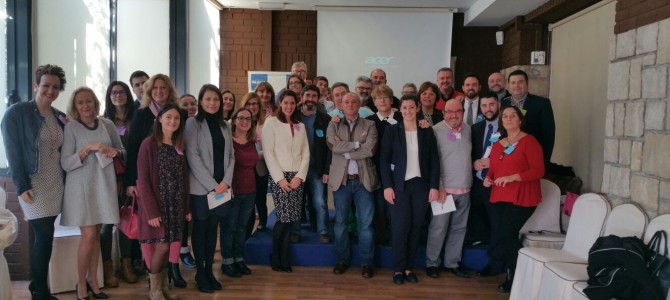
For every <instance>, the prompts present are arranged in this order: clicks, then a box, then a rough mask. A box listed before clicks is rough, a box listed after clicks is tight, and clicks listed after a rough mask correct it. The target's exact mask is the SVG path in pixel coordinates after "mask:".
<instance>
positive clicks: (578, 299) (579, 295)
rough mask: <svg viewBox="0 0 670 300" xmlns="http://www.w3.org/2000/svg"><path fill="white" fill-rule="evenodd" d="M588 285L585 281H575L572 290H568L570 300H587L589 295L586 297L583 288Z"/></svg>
mask: <svg viewBox="0 0 670 300" xmlns="http://www.w3.org/2000/svg"><path fill="white" fill-rule="evenodd" d="M587 286H589V284H588V283H586V281H577V282H575V284H573V285H572V291H571V292H570V296H569V297H570V298H568V299H572V300H589V297H586V294H584V292H583V291H584V289H585V288H586V287H587Z"/></svg>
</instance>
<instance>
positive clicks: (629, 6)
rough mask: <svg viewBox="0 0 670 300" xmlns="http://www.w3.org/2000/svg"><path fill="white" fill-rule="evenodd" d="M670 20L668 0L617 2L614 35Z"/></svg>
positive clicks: (625, 0)
mask: <svg viewBox="0 0 670 300" xmlns="http://www.w3.org/2000/svg"><path fill="white" fill-rule="evenodd" d="M667 18H670V0H618V1H617V4H616V25H615V26H614V33H615V34H619V33H622V32H626V31H628V30H631V29H635V28H638V27H642V26H644V25H648V24H651V23H655V22H658V21H660V20H663V19H667Z"/></svg>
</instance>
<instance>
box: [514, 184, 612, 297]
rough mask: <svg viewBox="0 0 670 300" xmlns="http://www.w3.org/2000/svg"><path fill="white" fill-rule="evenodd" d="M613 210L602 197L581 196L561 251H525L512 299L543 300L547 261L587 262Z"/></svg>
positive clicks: (576, 204) (595, 195)
mask: <svg viewBox="0 0 670 300" xmlns="http://www.w3.org/2000/svg"><path fill="white" fill-rule="evenodd" d="M610 210H611V206H610V203H609V202H608V201H607V200H606V199H605V198H603V197H602V196H600V195H598V194H593V193H589V194H584V195H581V196H580V197H579V199H577V201H576V202H575V206H574V209H573V213H572V218H571V220H570V221H571V224H570V228H569V229H568V233H567V235H566V238H565V244H564V245H563V248H562V249H561V250H557V249H546V248H521V250H519V258H518V259H517V265H516V271H515V276H514V283H513V284H512V293H511V295H510V299H530V300H535V299H539V298H538V296H539V295H538V294H539V289H540V282H541V279H542V270H543V269H544V265H545V263H547V262H572V263H586V260H587V258H588V251H589V248H591V245H593V242H594V241H595V240H596V239H597V238H598V237H599V236H600V234H601V233H602V231H603V227H604V225H605V220H606V218H607V215H608V214H609V212H610Z"/></svg>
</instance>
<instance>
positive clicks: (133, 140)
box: [125, 74, 188, 288]
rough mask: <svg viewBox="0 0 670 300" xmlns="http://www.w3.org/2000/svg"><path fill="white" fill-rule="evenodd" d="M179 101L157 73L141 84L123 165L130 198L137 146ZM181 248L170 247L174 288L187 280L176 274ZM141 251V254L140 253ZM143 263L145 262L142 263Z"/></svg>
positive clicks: (183, 116)
mask: <svg viewBox="0 0 670 300" xmlns="http://www.w3.org/2000/svg"><path fill="white" fill-rule="evenodd" d="M178 101H179V94H178V93H177V89H176V88H175V87H174V84H173V83H172V80H170V77H168V76H167V75H164V74H156V75H154V76H151V78H149V80H147V82H145V83H144V95H143V96H142V105H141V108H140V109H138V110H137V111H136V112H135V117H134V118H133V122H132V123H131V124H130V136H129V137H128V150H127V152H128V155H127V156H128V160H127V164H126V181H125V183H126V187H127V188H126V194H127V195H128V196H129V197H137V196H138V194H137V189H136V184H135V182H136V181H137V172H138V171H139V170H138V168H137V163H138V160H137V155H138V153H139V149H140V144H141V143H142V141H143V140H144V139H145V138H146V137H148V136H149V135H150V134H151V130H152V128H153V126H154V120H155V119H156V116H158V112H159V111H160V110H161V109H162V108H163V106H165V105H167V104H175V105H177V103H178ZM177 110H178V111H179V112H180V113H181V120H182V123H185V122H186V121H185V120H186V119H187V118H188V114H187V112H186V110H183V109H180V108H177ZM180 249H181V243H180V242H174V243H172V244H171V245H170V264H169V265H168V269H169V270H168V271H169V272H168V273H169V277H170V280H174V285H175V286H176V287H180V288H183V287H186V281H185V280H184V278H183V277H182V276H181V273H180V272H179V251H180ZM143 252H144V251H143ZM145 263H146V262H145Z"/></svg>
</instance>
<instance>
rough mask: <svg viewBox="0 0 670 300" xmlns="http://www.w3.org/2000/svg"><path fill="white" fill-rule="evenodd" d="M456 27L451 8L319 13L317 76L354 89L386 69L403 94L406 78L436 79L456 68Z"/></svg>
mask: <svg viewBox="0 0 670 300" xmlns="http://www.w3.org/2000/svg"><path fill="white" fill-rule="evenodd" d="M452 26H453V15H452V13H451V12H386V11H385V12H374V11H318V13H317V68H318V74H316V75H322V76H326V77H327V78H328V80H329V81H330V84H333V83H334V82H336V81H341V82H345V83H348V84H349V85H350V87H351V89H352V90H353V84H354V81H355V80H356V77H358V76H359V75H365V76H369V75H370V71H372V70H373V69H375V68H381V69H383V70H384V71H386V77H387V80H388V82H387V84H388V85H389V86H390V87H391V88H392V89H393V94H394V95H396V96H399V95H400V91H401V88H402V85H403V84H405V83H406V82H413V83H414V84H416V85H417V87H418V86H419V85H420V84H421V83H422V82H424V81H432V82H435V78H436V73H437V70H438V69H439V68H441V67H448V66H450V62H451V34H452Z"/></svg>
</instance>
